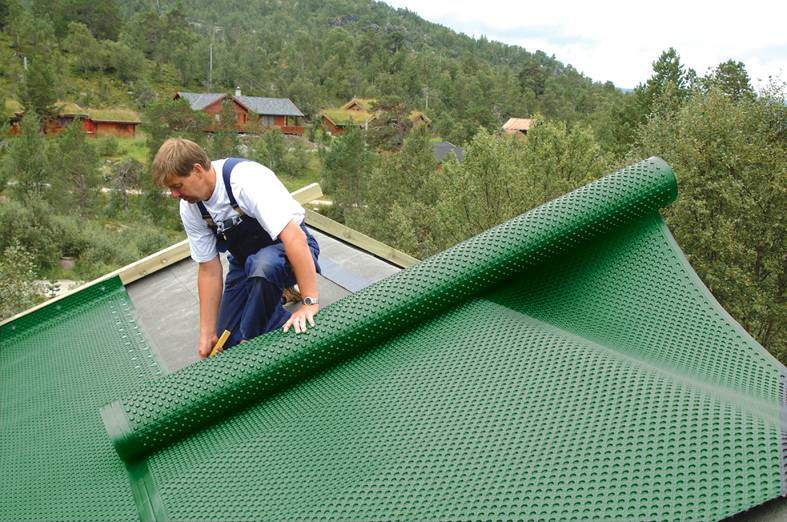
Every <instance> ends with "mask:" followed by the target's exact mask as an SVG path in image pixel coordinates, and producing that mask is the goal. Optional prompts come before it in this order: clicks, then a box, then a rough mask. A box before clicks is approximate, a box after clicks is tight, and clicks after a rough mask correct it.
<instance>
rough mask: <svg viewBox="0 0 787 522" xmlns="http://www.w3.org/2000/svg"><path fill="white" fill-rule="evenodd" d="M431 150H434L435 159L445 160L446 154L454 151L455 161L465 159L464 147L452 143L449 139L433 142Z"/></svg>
mask: <svg viewBox="0 0 787 522" xmlns="http://www.w3.org/2000/svg"><path fill="white" fill-rule="evenodd" d="M432 151H433V152H434V157H435V159H437V161H440V162H443V161H445V158H446V156H448V154H449V153H451V152H453V153H454V156H456V159H457V161H459V162H462V161H464V159H465V149H463V148H462V147H458V146H456V145H454V144H453V143H451V142H450V141H439V142H437V143H433V144H432Z"/></svg>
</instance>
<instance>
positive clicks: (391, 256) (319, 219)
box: [306, 209, 418, 268]
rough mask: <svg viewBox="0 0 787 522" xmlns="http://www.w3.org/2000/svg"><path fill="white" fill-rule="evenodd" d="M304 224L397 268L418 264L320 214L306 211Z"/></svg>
mask: <svg viewBox="0 0 787 522" xmlns="http://www.w3.org/2000/svg"><path fill="white" fill-rule="evenodd" d="M306 224H307V225H309V226H310V227H312V228H316V229H317V230H319V231H320V232H324V233H326V234H328V235H329V236H333V237H335V238H336V239H339V240H340V241H344V242H345V243H349V244H350V245H353V246H356V247H358V248H360V249H361V250H365V251H366V252H369V253H370V254H374V255H375V256H377V257H379V258H381V259H384V260H385V261H388V262H389V263H391V264H393V265H396V266H398V267H401V268H407V267H408V266H412V265H414V264H416V263H417V262H418V259H416V258H414V257H413V256H411V255H408V254H405V253H404V252H400V251H399V250H396V249H395V248H393V247H390V246H388V245H386V244H385V243H381V242H380V241H377V240H376V239H373V238H371V237H369V236H367V235H366V234H362V233H360V232H358V231H357V230H353V229H351V228H349V227H347V226H345V225H342V224H341V223H339V222H338V221H334V220H332V219H330V218H327V217H325V216H323V215H322V214H318V213H317V212H314V211H313V210H309V209H306Z"/></svg>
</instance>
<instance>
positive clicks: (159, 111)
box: [141, 99, 211, 228]
mask: <svg viewBox="0 0 787 522" xmlns="http://www.w3.org/2000/svg"><path fill="white" fill-rule="evenodd" d="M142 125H143V128H144V129H145V131H146V132H147V134H148V138H147V147H148V157H149V158H150V159H151V160H152V159H153V157H155V155H156V152H158V149H159V147H161V144H162V143H164V141H165V140H166V139H167V138H174V137H181V138H187V139H190V140H191V141H194V142H196V143H199V144H200V145H202V147H203V148H207V146H206V132H205V130H206V129H209V128H210V125H211V117H210V116H209V115H207V114H205V113H204V112H200V111H194V110H192V109H191V107H190V106H189V104H188V102H187V101H186V100H183V99H178V100H164V101H160V102H155V103H153V104H151V105H150V106H149V107H148V108H147V109H146V110H145V111H144V112H143V114H142ZM141 184H142V192H143V194H144V201H145V209H146V210H147V212H148V213H149V214H150V215H151V217H153V218H154V219H156V220H157V221H158V222H159V223H164V224H165V225H167V226H170V227H173V228H176V227H178V226H179V224H178V221H179V220H178V219H177V217H178V216H177V213H173V212H172V210H171V209H172V205H170V204H169V203H168V201H167V195H166V193H165V191H163V190H162V189H161V187H157V186H155V185H154V184H153V180H152V178H151V176H150V175H145V176H142V183H141Z"/></svg>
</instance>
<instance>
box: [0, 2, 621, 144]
mask: <svg viewBox="0 0 787 522" xmlns="http://www.w3.org/2000/svg"><path fill="white" fill-rule="evenodd" d="M30 5H31V7H30V9H29V10H27V11H23V12H21V13H20V7H19V3H17V2H14V0H11V2H8V3H7V6H8V7H7V8H6V16H5V20H6V22H5V24H6V25H5V30H4V32H5V36H6V38H7V40H6V42H4V43H6V45H4V46H3V47H4V56H2V60H3V68H2V71H3V72H2V74H3V84H2V88H3V91H4V94H5V95H6V96H8V95H13V94H15V93H14V88H13V85H14V83H15V80H16V78H17V77H18V75H19V74H20V71H21V67H22V63H21V61H20V60H19V57H20V55H22V56H26V57H27V58H28V60H29V61H30V62H31V63H36V62H45V63H44V64H41V65H40V67H41V68H47V69H49V71H48V75H49V76H50V77H51V79H53V80H55V79H57V81H53V82H52V83H53V84H54V85H53V90H54V92H53V93H52V94H53V95H54V97H55V98H59V99H69V100H71V101H74V102H76V103H78V104H80V105H83V106H85V105H91V104H96V103H99V104H106V103H122V104H127V105H128V104H132V105H138V106H141V107H143V108H144V107H145V106H147V105H148V104H150V103H151V102H153V101H155V100H156V99H157V98H160V97H162V96H171V95H172V94H173V93H174V91H175V90H194V91H203V90H212V91H219V92H221V91H228V90H232V89H234V88H235V87H236V86H240V87H241V89H242V90H243V92H244V93H248V94H252V95H257V96H273V97H288V98H291V99H292V100H293V101H295V103H296V104H297V105H298V106H299V107H300V108H301V109H302V110H303V111H304V112H305V113H306V114H307V115H315V114H316V113H317V112H318V111H319V110H320V109H321V108H323V107H327V106H336V105H337V104H340V103H343V102H345V101H347V100H348V99H350V98H351V97H352V96H361V97H366V98H379V97H381V96H385V95H394V96H398V97H401V98H402V99H403V100H404V101H405V103H406V104H407V105H408V106H410V107H412V108H417V109H420V110H424V111H426V112H427V113H428V114H429V116H430V117H431V118H432V120H433V122H434V128H435V130H436V132H437V133H439V134H440V135H442V136H443V137H445V138H446V139H449V140H453V141H454V142H458V143H461V142H463V141H465V140H466V139H468V138H469V137H471V136H472V135H473V134H474V133H475V131H476V129H477V127H478V126H479V125H480V126H484V127H487V128H490V129H491V128H495V127H499V126H500V125H502V124H503V123H504V122H505V121H506V120H507V119H508V118H509V117H511V116H521V117H527V116H530V115H532V114H535V113H541V114H544V115H545V116H547V117H554V118H558V119H561V120H564V121H567V122H574V121H587V122H589V121H594V122H596V123H597V125H601V124H602V123H603V124H604V125H608V123H607V121H606V116H607V115H608V114H609V109H610V107H612V106H614V105H616V104H619V103H620V102H621V100H622V98H623V95H622V93H620V92H618V91H617V90H616V89H615V88H614V86H612V85H611V84H609V83H608V84H604V85H602V84H599V83H593V82H592V81H591V80H590V79H588V78H585V77H583V76H582V75H581V74H579V73H578V72H577V71H576V70H575V69H573V68H572V67H571V66H570V65H564V64H563V63H561V62H560V61H558V60H557V59H555V58H554V57H548V56H546V55H545V54H544V53H542V52H540V51H537V50H533V51H532V52H531V51H527V50H524V49H522V48H519V47H514V46H509V45H504V44H500V43H497V42H490V41H487V40H485V39H480V40H473V39H471V38H469V37H467V36H464V35H459V34H456V33H454V32H452V31H450V30H448V29H446V28H444V27H441V26H439V25H436V24H432V23H429V22H426V21H424V20H422V19H420V18H419V17H417V16H416V15H414V14H413V13H411V12H408V11H405V10H394V9H392V8H391V7H389V6H387V5H385V4H383V3H380V2H372V1H370V0H342V1H327V2H325V1H320V0H305V1H304V0H300V1H281V2H277V1H265V0H253V1H249V2H231V1H228V0H224V1H208V0H190V1H182V2H177V3H175V2H168V1H165V0H161V1H160V2H151V1H150V0H144V1H143V0H130V1H128V2H121V1H119V0H104V1H102V2H91V1H88V0H60V1H44V0H33V1H32V2H30ZM159 5H160V7H159ZM211 47H212V54H213V68H212V74H211V71H210V54H211ZM13 55H16V56H13Z"/></svg>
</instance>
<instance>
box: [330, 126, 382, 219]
mask: <svg viewBox="0 0 787 522" xmlns="http://www.w3.org/2000/svg"><path fill="white" fill-rule="evenodd" d="M370 161H371V153H370V151H369V149H368V148H367V146H366V142H365V141H364V135H363V132H362V131H361V130H358V129H350V130H348V131H347V132H345V133H344V134H343V135H342V136H340V137H339V138H336V139H334V141H333V143H332V144H331V146H330V149H329V150H328V152H327V154H326V156H325V162H324V164H323V168H322V172H321V177H322V183H323V186H324V187H325V190H326V192H328V193H330V194H333V195H334V206H333V209H332V215H333V217H334V218H335V219H338V220H339V221H342V222H344V220H345V217H346V214H347V212H350V211H352V209H354V208H358V207H359V206H360V205H362V204H363V197H364V191H365V186H364V181H365V177H366V173H367V172H368V171H369V167H370Z"/></svg>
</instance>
